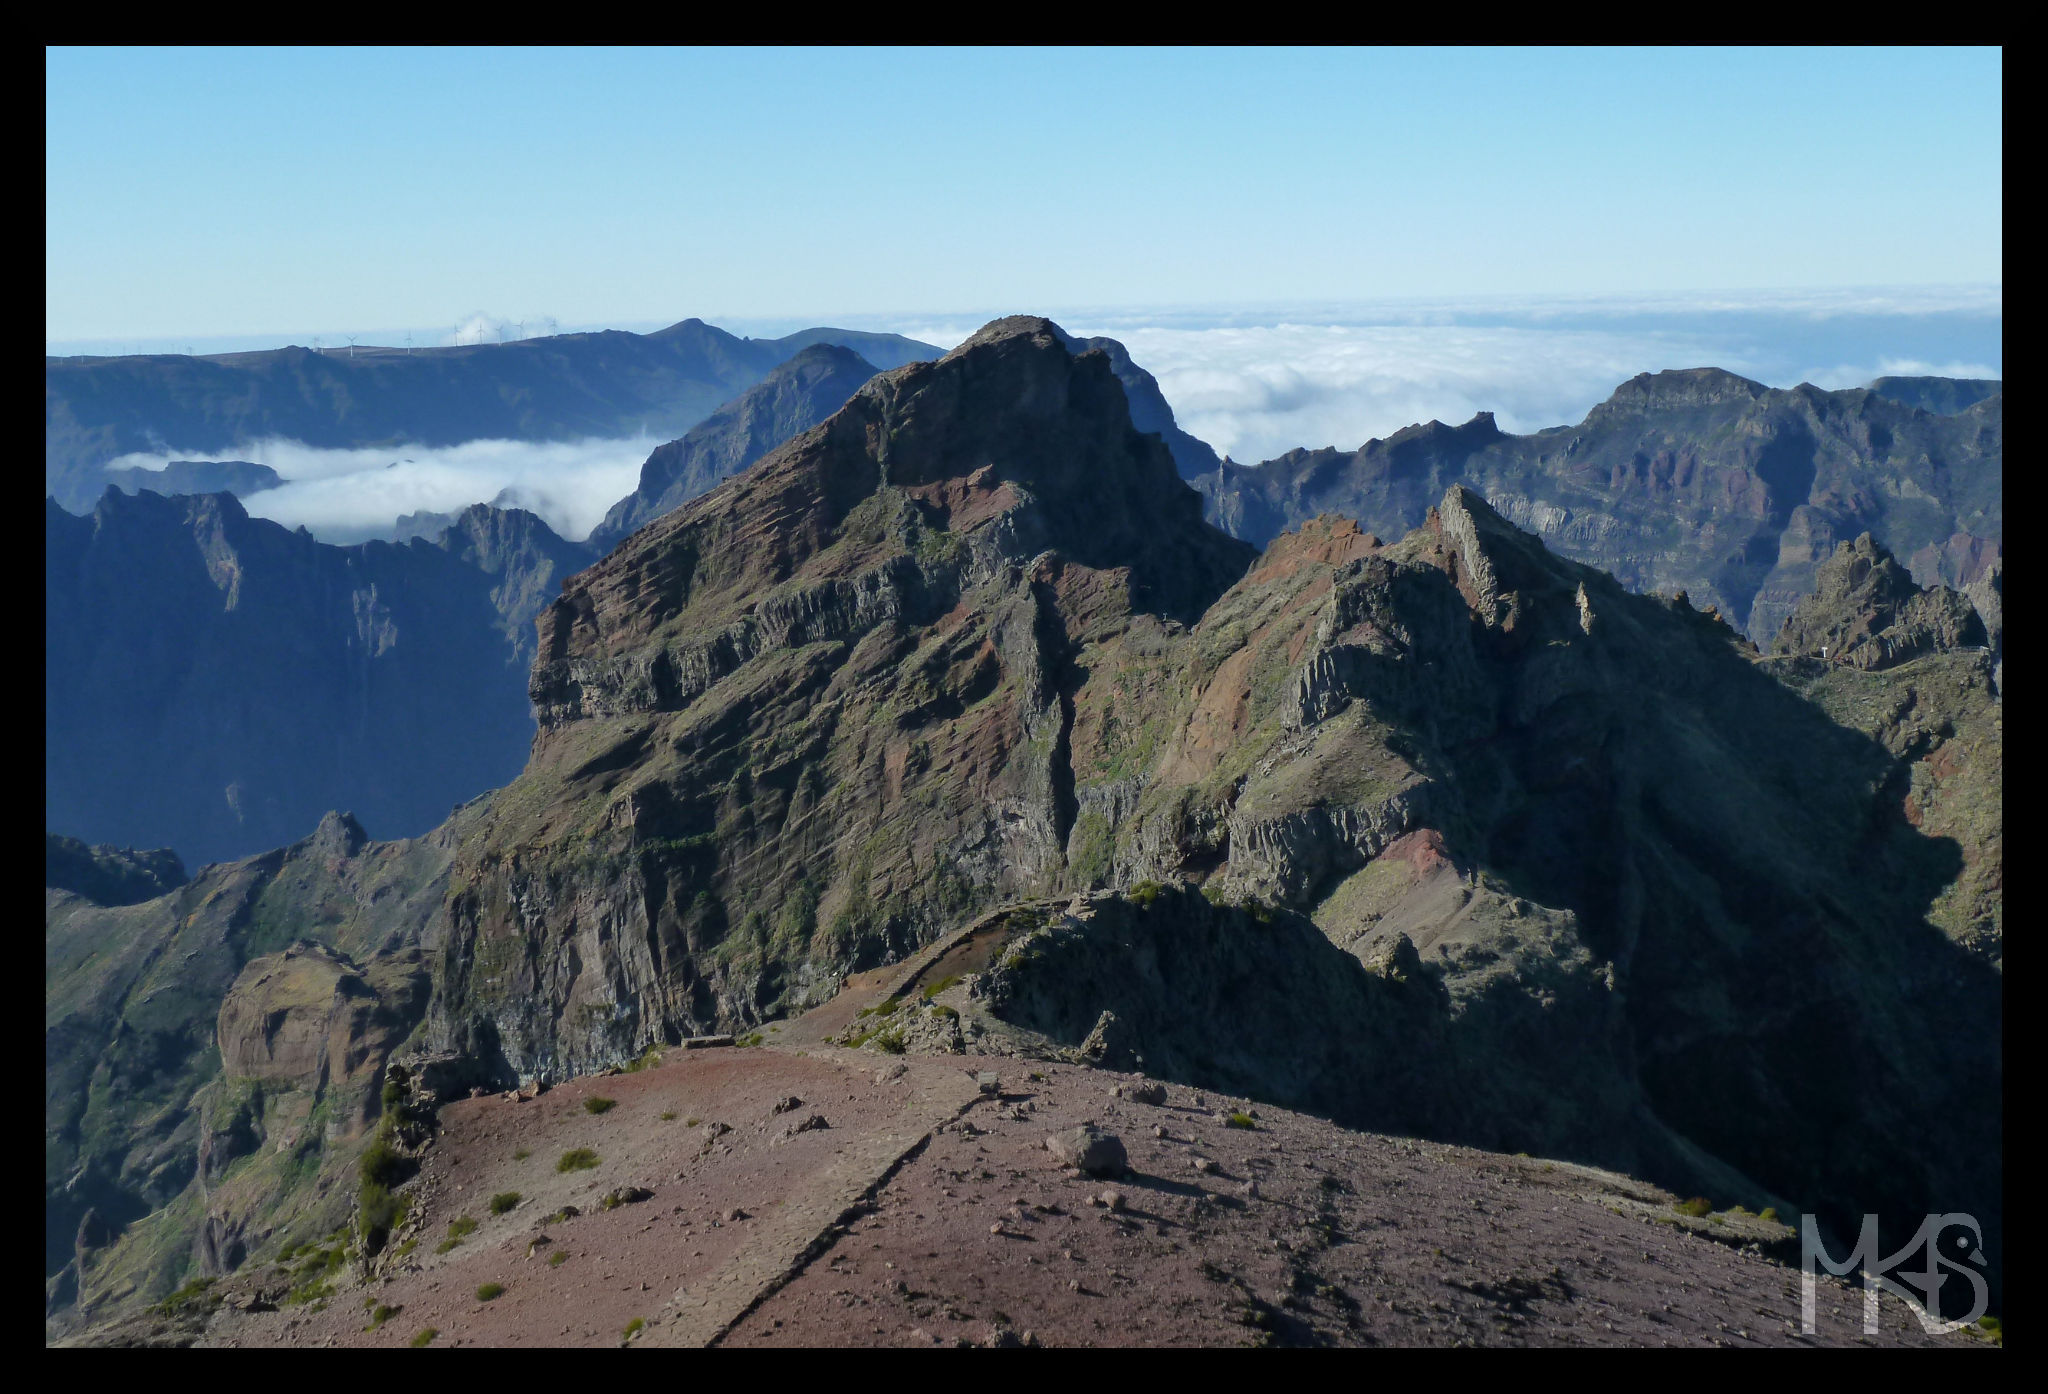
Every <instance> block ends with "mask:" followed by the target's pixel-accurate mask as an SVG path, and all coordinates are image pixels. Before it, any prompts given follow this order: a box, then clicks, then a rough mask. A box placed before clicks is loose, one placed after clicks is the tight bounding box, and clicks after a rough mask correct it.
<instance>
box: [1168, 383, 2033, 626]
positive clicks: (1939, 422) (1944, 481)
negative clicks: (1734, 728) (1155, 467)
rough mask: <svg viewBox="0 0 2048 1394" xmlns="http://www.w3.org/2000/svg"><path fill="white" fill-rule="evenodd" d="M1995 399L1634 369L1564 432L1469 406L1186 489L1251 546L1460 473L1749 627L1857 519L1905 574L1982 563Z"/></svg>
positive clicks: (1397, 505)
mask: <svg viewBox="0 0 2048 1394" xmlns="http://www.w3.org/2000/svg"><path fill="white" fill-rule="evenodd" d="M1923 395H1924V394H1923ZM2003 400H2004V399H2003V398H2002V397H2001V396H1997V395H1992V396H1989V397H1984V398H1981V399H1978V400H1975V401H1974V402H1972V403H1971V404H1970V405H1968V406H1967V407H1965V408H1964V409H1962V410H1959V411H1956V412H1954V413H1952V414H1949V415H1937V414H1933V413H1930V412H1928V411H1924V410H1921V409H1920V408H1918V407H1916V406H1914V405H1911V404H1908V403H1905V402H1901V401H1897V400H1894V399H1892V398H1890V397H1887V396H1884V395H1882V394H1880V393H1878V392H1874V391H1869V390H1863V389H1857V390H1853V391H1843V392H1823V391H1821V390H1820V389H1818V388H1814V387H1809V386H1801V387H1797V388H1794V389H1791V390H1789V391H1778V390H1775V389H1771V388H1766V387H1764V386H1763V385H1762V384H1760V383H1754V382H1750V381H1748V380H1746V379H1743V378H1739V377H1736V376H1735V375H1734V374H1731V373H1724V372H1721V371H1720V370H1718V369H1711V368H1702V369H1692V370H1687V371H1682V372H1664V373H1655V374H1650V373H1645V374H1642V375H1641V376H1639V377H1636V378H1633V379H1631V380H1630V381H1629V382H1627V383H1624V384H1623V385H1622V386H1621V387H1620V388H1618V389H1616V391H1615V393H1614V396H1613V397H1611V398H1610V399H1609V400H1608V401H1606V402H1603V403H1602V404H1601V405H1599V406H1597V407H1595V408H1594V409H1593V410H1592V411H1591V412H1590V413H1588V415H1587V417H1586V419H1585V420H1584V421H1583V422H1581V423H1580V424H1579V425H1577V426H1571V427H1557V428H1554V429H1552V430H1547V431H1540V432H1538V433H1536V434H1535V435H1530V436H1511V435H1506V434H1504V433H1502V432H1501V431H1500V430H1498V429H1497V428H1496V427H1495V425H1494V422H1493V418H1492V417H1491V416H1490V415H1488V414H1486V413H1481V414H1480V415H1479V416H1477V417H1475V418H1473V420H1472V421H1470V422H1467V423H1466V424H1465V425H1463V426H1458V427H1450V426H1445V425H1443V424H1442V423H1441V422H1430V423H1428V424H1427V425H1423V426H1412V427H1409V428H1408V429H1406V430H1403V431H1399V432H1396V433H1395V434H1394V435H1393V436H1392V437H1390V438H1388V439H1386V440H1375V441H1368V442H1367V443H1366V444H1365V445H1364V446H1363V447H1362V448H1360V449H1359V450H1357V451H1354V452H1348V453H1347V452H1344V451H1338V450H1315V451H1294V452H1292V453H1290V454H1288V455H1284V456H1281V457H1280V458H1279V459H1277V460H1270V461H1267V462H1266V463H1265V464H1263V465H1258V466H1253V467H1240V466H1236V465H1225V466H1222V467H1221V468H1219V469H1218V470H1217V471H1215V472H1214V473H1211V474H1207V475H1204V476H1203V477H1202V478H1201V479H1199V480H1198V481H1197V487H1198V488H1200V489H1201V490H1202V492H1203V493H1204V494H1205V495H1206V496H1207V497H1208V499H1209V505H1208V506H1209V516H1211V517H1212V518H1213V519H1215V520H1216V521H1217V522H1218V523H1219V524H1220V525H1221V526H1223V527H1225V528H1227V529H1229V530H1230V531H1231V532H1232V533H1234V534H1236V535H1237V536H1240V537H1244V538H1247V539H1249V540H1251V541H1253V542H1256V543H1259V544H1260V545H1264V544H1265V543H1266V542H1267V541H1268V540H1269V539H1271V538H1272V537H1274V536H1276V535H1278V534H1279V533H1280V532H1281V531H1283V530H1285V529H1287V528H1291V527H1295V526H1298V525H1300V524H1301V523H1302V522H1304V521H1305V520H1307V519H1308V518H1311V517H1313V516H1315V515H1316V514H1318V513H1326V512H1327V513H1338V514H1343V515H1345V516H1347V517H1350V518H1354V519H1356V520H1357V521H1358V522H1359V523H1360V525H1361V526H1363V527H1364V528H1366V529H1367V530H1368V531H1372V532H1378V533H1380V534H1382V535H1384V536H1397V535H1399V534H1401V533H1404V532H1406V531H1408V530H1409V529H1411V528H1413V527H1416V526H1418V525H1419V524H1420V523H1421V522H1422V519H1423V516H1424V514H1425V513H1426V511H1427V510H1428V508H1429V507H1430V505H1431V504H1433V503H1434V502H1435V501H1436V499H1437V498H1439V497H1440V496H1441V495H1442V493H1443V491H1444V490H1445V489H1446V488H1448V487H1450V486H1451V485H1452V484H1458V483H1462V484H1465V485H1468V486H1469V487H1471V488H1472V489H1473V490H1474V491H1475V492H1477V493H1479V494H1481V495H1482V496H1484V497H1485V498H1486V499H1488V500H1489V501H1490V502H1491V504H1492V506H1493V507H1494V508H1495V509H1497V510H1498V511H1499V512H1500V513H1501V514H1502V515H1503V516H1505V517H1507V518H1509V519H1510V520H1511V521H1513V522H1515V523H1516V524H1518V525H1519V526H1522V527H1526V528H1528V529H1529V530H1530V531H1532V532H1534V533H1536V534H1537V535H1538V536H1540V537H1541V538H1542V539H1543V540H1544V543H1545V545H1546V546H1548V547H1550V548H1552V549H1553V550H1555V551H1557V552H1558V553H1560V554H1562V555H1565V556H1569V557H1571V558H1572V559H1573V560H1576V561H1582V562H1585V563H1587V564H1589V565H1592V566H1596V567H1598V568H1600V569H1601V570H1603V571H1606V572H1608V573H1609V574H1611V575H1613V576H1615V577H1616V578H1617V579H1619V580H1620V581H1621V582H1622V583H1623V584H1624V585H1626V586H1627V587H1628V588H1629V589H1631V590H1638V591H1649V590H1661V591H1673V590H1684V591H1686V592H1688V593H1689V594H1690V595H1691V596H1692V597H1693V599H1694V600H1695V601H1696V602H1697V603H1701V604H1712V605H1714V606H1716V607H1718V608H1719V609H1720V610H1721V611H1722V612H1723V613H1725V614H1727V615H1728V616H1730V618H1731V620H1732V621H1733V622H1734V623H1736V624H1737V625H1738V626H1739V627H1741V628H1742V629H1743V630H1744V631H1745V632H1746V633H1748V634H1749V635H1750V636H1751V637H1752V638H1755V639H1757V640H1759V641H1764V640H1768V639H1769V638H1770V637H1771V636H1772V635H1774V634H1775V633H1776V632H1777V630H1778V627H1779V625H1780V624H1781V623H1782V622H1783V620H1784V618H1785V616H1786V615H1787V614H1788V613H1789V612H1790V610H1791V608H1792V606H1793V605H1794V604H1795V603H1796V602H1797V601H1798V599H1799V598H1800V597H1801V596H1802V595H1804V594H1806V593H1807V592H1808V591H1809V590H1811V589H1812V588H1813V574H1814V568H1815V567H1816V566H1818V565H1819V563H1820V562H1822V561H1825V560H1826V559H1827V557H1828V556H1829V555H1830V554H1831V552H1832V551H1833V549H1834V546H1835V544H1836V543H1837V542H1838V541H1845V540H1848V539H1850V538H1853V537H1855V536H1857V535H1858V534H1860V533H1864V532H1869V533H1871V534H1872V535H1873V536H1874V537H1875V538H1876V539H1877V540H1878V541H1879V542H1881V543H1882V544H1884V545H1885V546H1886V547H1888V548H1889V549H1891V550H1892V551H1893V552H1894V553H1896V554H1897V555H1899V556H1901V557H1904V558H1906V559H1907V561H1908V564H1909V566H1910V568H1911V570H1912V572H1913V574H1914V576H1915V577H1916V578H1918V579H1919V580H1921V581H1922V582H1925V583H1932V582H1935V581H1941V582H1945V583H1947V584H1949V585H1952V586H1960V585H1965V584H1968V583H1969V582H1972V581H1974V580H1976V579H1977V578H1978V576H1980V575H1981V574H1982V573H1983V571H1984V569H1985V568H1986V566H1988V564H1989V563H1990V561H1991V560H1992V559H1993V558H1995V557H1996V556H1997V554H1998V548H1999V543H2000V539H2001V538H2002V537H2003V512H2002V505H2001V502H2000V499H2001V493H2000V490H2001V469H2002V465H2003V455H2004V437H2003V420H2004V417H2003Z"/></svg>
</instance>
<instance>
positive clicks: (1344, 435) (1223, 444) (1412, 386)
mask: <svg viewBox="0 0 2048 1394" xmlns="http://www.w3.org/2000/svg"><path fill="white" fill-rule="evenodd" d="M2000 313H2001V307H2000V298H1999V291H1998V288H1996V287H1989V288H1984V287H1963V288H1960V289H1949V288H1937V289H1934V290H1929V291H1914V290H1904V291H1901V290H1885V291H1822V292H1799V293H1794V294H1772V295H1763V294H1757V295H1746V296H1745V295H1735V294H1715V295H1700V296H1676V295H1674V296H1661V297H1635V298H1615V297H1603V298H1594V297H1580V298H1553V299H1521V300H1514V301H1501V302H1492V303H1474V302H1470V301H1441V302H1397V303H1389V304H1386V305H1378V306H1357V305H1352V306H1321V307H1317V306H1297V307H1287V308H1283V309H1279V310H1270V309H1269V310H1232V309H1211V310H1173V311H1158V312H1151V313H1146V312H1133V311H1128V310H1122V311H1116V310H1112V311H1088V310H1079V311H1074V312H1070V313H1068V314H1064V315H1055V316H1053V318H1055V319H1056V320H1058V322H1059V323H1060V325H1061V326H1062V327H1063V328H1065V329H1066V330H1067V331H1068V332H1070V333H1073V334H1077V335H1083V336H1090V335H1097V334H1102V335H1108V336H1109V337H1111V338H1114V339H1118V340H1120V341H1121V342H1122V343H1123V344H1124V346H1125V347H1126V348H1128V349H1129V350H1130V352H1131V358H1132V360H1133V361H1134V362H1136V363H1137V364H1138V365H1139V366H1141V367H1143V368H1145V369H1147V370H1148V371H1149V372H1151V373H1152V375H1153V376H1154V377H1156V378H1157V379H1158V380H1159V387H1160V390H1161V391H1162V392H1163V393H1164V394H1165V396H1166V400H1167V402H1168V403H1169V404H1170V405H1171V406H1172V407H1173V410H1174V415H1175V417H1176V419H1177V420H1178V421H1179V423H1180V426H1181V428H1182V429H1183V430H1186V431H1188V432H1189V433H1190V434H1192V435H1195V436H1197V437H1199V438H1201V439H1202V440H1205V441H1207V442H1208V443H1209V444H1210V445H1212V446H1214V447H1215V448H1216V450H1217V451H1218V453H1220V454H1226V455H1229V456H1231V457H1233V458H1234V459H1236V460H1237V461H1239V462H1240V463H1255V462H1257V461H1260V460H1267V459H1271V458H1273V457H1274V456H1276V455H1280V454H1283V453H1284V452H1286V451H1288V450H1290V449H1293V448H1295V447H1297V446H1302V447H1308V448H1311V449H1313V448H1316V447H1319V446H1326V445H1333V446H1338V447H1340V448H1343V449H1347V450H1348V449H1355V448H1356V447H1358V446H1359V445H1362V444H1363V443H1364V442H1365V441H1367V440H1369V439H1371V438H1373V437H1376V436H1377V437H1385V436H1388V435H1391V434H1392V433H1393V432H1395V431H1398V430H1400V429H1401V428H1402V427H1403V426H1408V425H1412V424H1414V423H1416V422H1421V421H1429V420H1439V421H1447V422H1460V421H1465V420H1468V419H1470V418H1471V416H1472V414H1473V413H1474V412H1479V411H1490V412H1493V413H1494V415H1495V417H1496V418H1497V419H1498V421H1499V424H1500V426H1501V428H1502V429H1503V430H1508V431H1516V432H1525V431H1534V430H1540V429H1542V428H1543V427H1546V426H1557V425H1564V424H1568V423H1571V422H1576V421H1578V420H1580V419H1581V418H1583V417H1584V416H1585V414H1586V412H1587V410H1588V409H1589V408H1591V407H1592V406H1594V405H1595V404H1596V403H1598V402H1600V401H1603V400H1605V399H1606V398H1607V397H1608V396H1609V395H1610V394H1611V393H1612V392H1613V391H1614V389H1615V388H1616V387H1617V386H1619V385H1620V384H1621V383H1622V382H1624V381H1626V380H1627V379H1629V378H1631V377H1633V376H1634V375H1636V374H1637V373H1642V372H1657V371H1660V370H1662V369H1666V368H1695V367H1708V366H1711V367H1717V368H1725V369H1727V370H1729V371H1730V372H1735V373H1740V374H1742V375H1743V376H1745V377H1751V378H1755V379H1757V380H1758V381H1761V382H1765V383H1768V384H1769V385H1771V386H1774V387H1790V386H1793V385H1795V384H1797V383H1800V382H1811V383H1814V384H1815V385H1817V386H1821V387H1828V388H1839V387H1853V386H1858V385H1861V384H1862V383H1865V382H1868V381H1869V380H1871V379H1872V378H1875V377H1879V376H1883V375H1886V374H1933V375H1938V376H1944V377H1997V376H1999V373H2000V368H1999V366H1998V365H1999V363H2000V360H2001V358H2002V352H2001V346H2000ZM980 323H981V321H980V320H979V319H976V318H973V317H958V318H948V319H943V320H917V321H905V322H902V323H898V324H892V325H890V326H889V327H890V328H892V329H895V330H897V332H899V333H903V334H908V335H910V336H911V337H913V338H918V339H923V340H926V341H927V342H930V343H934V344H940V345H943V346H946V347H951V346H953V345H955V344H957V343H959V342H960V341H961V340H962V339H964V338H966V337H967V336H968V335H969V334H971V333H973V332H974V330H975V329H976V328H978V327H979V324H980Z"/></svg>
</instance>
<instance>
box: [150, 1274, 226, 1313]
mask: <svg viewBox="0 0 2048 1394" xmlns="http://www.w3.org/2000/svg"><path fill="white" fill-rule="evenodd" d="M212 1286H213V1279H211V1278H194V1279H192V1281H190V1282H188V1283H186V1284H185V1286H183V1287H181V1288H179V1289H178V1290H177V1291H176V1292H174V1293H172V1294H171V1295H170V1296H169V1297H166V1298H165V1299H164V1300H163V1301H161V1302H159V1303H157V1304H156V1309H157V1310H158V1311H159V1312H162V1313H163V1314H164V1315H165V1316H167V1317H169V1316H176V1315H177V1314H178V1313H180V1312H182V1311H184V1310H185V1309H187V1308H188V1307H211V1306H214V1305H216V1304H217V1303H218V1302H219V1300H220V1299H218V1298H216V1297H213V1296H211V1295H210V1294H209V1293H208V1292H207V1289H208V1288H211V1287H212Z"/></svg>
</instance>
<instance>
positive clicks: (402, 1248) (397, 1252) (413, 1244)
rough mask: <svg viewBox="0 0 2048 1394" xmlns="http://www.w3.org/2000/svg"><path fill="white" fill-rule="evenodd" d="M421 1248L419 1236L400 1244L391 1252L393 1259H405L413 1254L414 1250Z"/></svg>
mask: <svg viewBox="0 0 2048 1394" xmlns="http://www.w3.org/2000/svg"><path fill="white" fill-rule="evenodd" d="M419 1246H420V1240H419V1236H418V1235H414V1236H413V1237H412V1238H410V1239H408V1240H406V1241H405V1242H404V1243H403V1244H400V1245H399V1246H398V1247H397V1248H395V1249H393V1250H392V1251H391V1257H393V1258H404V1257H405V1256H406V1255H407V1254H409V1253H411V1252H412V1251H413V1250H414V1249H417V1248H418V1247H419Z"/></svg>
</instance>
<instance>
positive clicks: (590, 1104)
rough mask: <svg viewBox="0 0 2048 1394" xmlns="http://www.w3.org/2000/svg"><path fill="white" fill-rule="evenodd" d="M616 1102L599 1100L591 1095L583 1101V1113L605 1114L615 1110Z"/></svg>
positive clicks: (615, 1100) (614, 1100) (604, 1099)
mask: <svg viewBox="0 0 2048 1394" xmlns="http://www.w3.org/2000/svg"><path fill="white" fill-rule="evenodd" d="M618 1102H619V1101H618V1100H617V1099H606V1098H600V1097H599V1096H597V1095H595V1094H593V1095H591V1096H590V1097H589V1098H587V1099H585V1100H584V1101H583V1111H584V1112H585V1113H606V1112H609V1111H610V1110H611V1109H613V1108H616V1107H617V1106H618Z"/></svg>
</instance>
